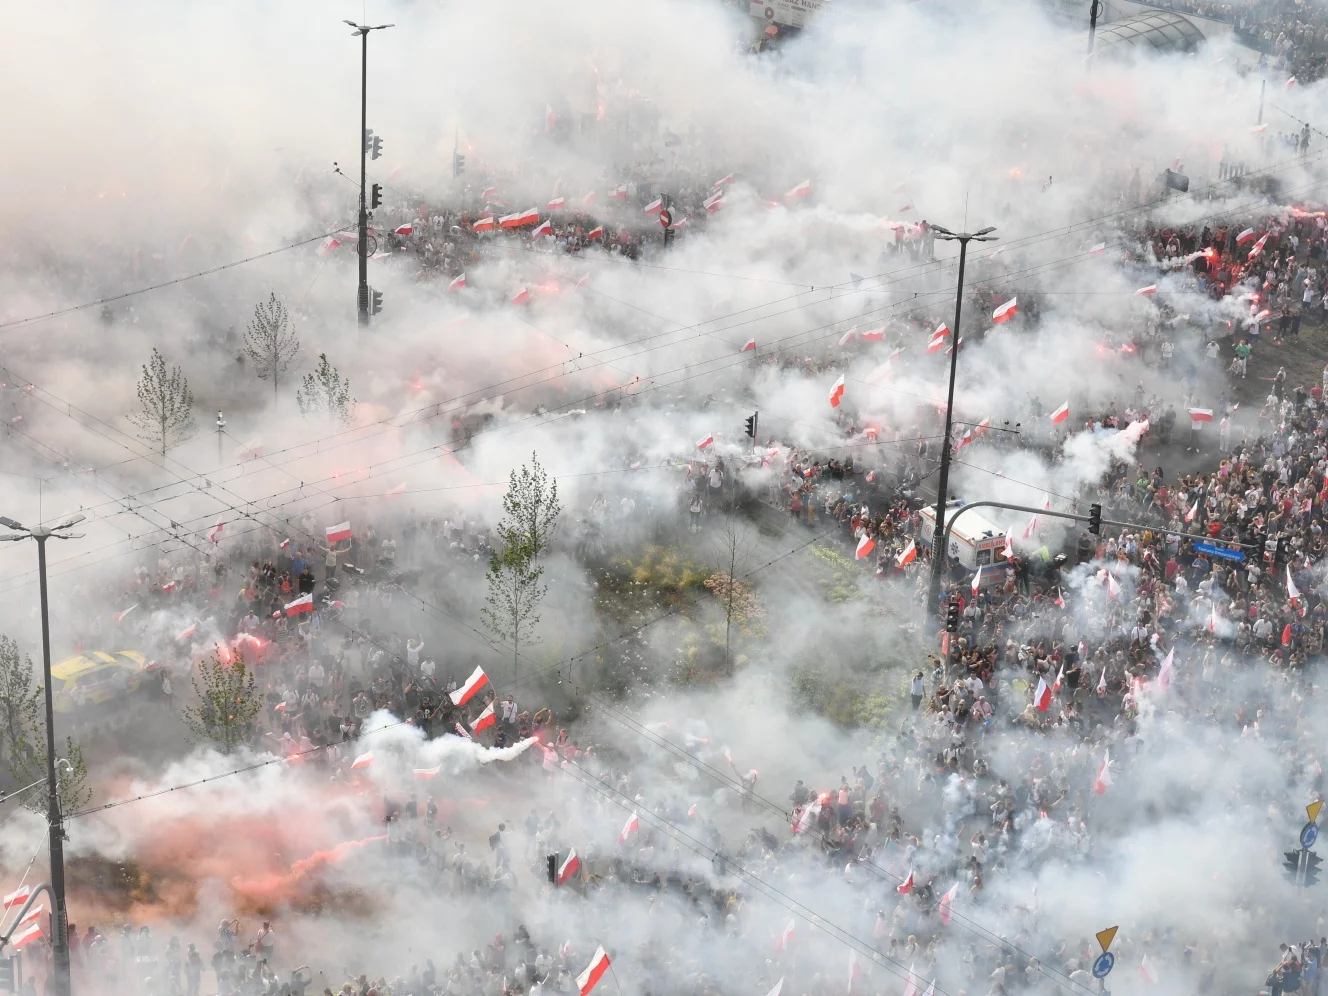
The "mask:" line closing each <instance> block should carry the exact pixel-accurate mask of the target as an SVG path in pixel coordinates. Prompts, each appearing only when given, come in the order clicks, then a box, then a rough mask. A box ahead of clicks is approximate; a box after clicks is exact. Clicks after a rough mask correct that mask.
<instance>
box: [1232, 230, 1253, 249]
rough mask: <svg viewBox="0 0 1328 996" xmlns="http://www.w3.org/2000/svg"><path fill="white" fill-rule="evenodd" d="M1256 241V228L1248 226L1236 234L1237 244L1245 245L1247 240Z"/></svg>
mask: <svg viewBox="0 0 1328 996" xmlns="http://www.w3.org/2000/svg"><path fill="white" fill-rule="evenodd" d="M1252 241H1254V229H1252V228H1247V229H1245V231H1243V232H1241V233H1240V234H1239V235H1237V236H1236V245H1238V246H1243V245H1244V244H1245V243H1246V242H1252Z"/></svg>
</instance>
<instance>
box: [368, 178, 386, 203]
mask: <svg viewBox="0 0 1328 996" xmlns="http://www.w3.org/2000/svg"><path fill="white" fill-rule="evenodd" d="M382 203H383V185H382V184H381V183H375V184H374V185H373V186H372V187H370V188H369V207H370V209H372V208H376V207H378V205H380V204H382Z"/></svg>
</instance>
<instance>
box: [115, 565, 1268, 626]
mask: <svg viewBox="0 0 1328 996" xmlns="http://www.w3.org/2000/svg"><path fill="white" fill-rule="evenodd" d="M1289 570H1290V568H1288V571H1289ZM1287 577H1288V578H1290V577H1291V575H1290V574H1289V573H1288V574H1287ZM136 608H138V603H137V602H135V603H134V604H133V605H131V606H129V608H127V609H124V610H123V611H121V612H117V613H116V614H115V621H116V622H117V623H120V622H123V621H124V618H125V616H127V615H129V613H131V612H133V611H134V610H135V609H136Z"/></svg>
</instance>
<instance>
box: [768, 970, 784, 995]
mask: <svg viewBox="0 0 1328 996" xmlns="http://www.w3.org/2000/svg"><path fill="white" fill-rule="evenodd" d="M783 988H784V976H782V975H781V976H780V977H779V981H778V982H776V983H775V988H774V989H771V990H770V991H769V992H768V993H766V994H765V996H779V994H780V992H781V991H782V990H783Z"/></svg>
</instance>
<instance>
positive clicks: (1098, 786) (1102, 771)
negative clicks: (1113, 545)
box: [1093, 670, 1111, 795]
mask: <svg viewBox="0 0 1328 996" xmlns="http://www.w3.org/2000/svg"><path fill="white" fill-rule="evenodd" d="M1102 673H1103V675H1105V674H1106V671H1105V670H1104V671H1103V672H1102ZM1109 788H1111V751H1105V752H1104V753H1103V754H1102V767H1100V768H1098V769H1097V778H1096V779H1094V780H1093V791H1094V792H1096V793H1097V794H1098V795H1105V794H1106V792H1107V789H1109Z"/></svg>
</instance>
